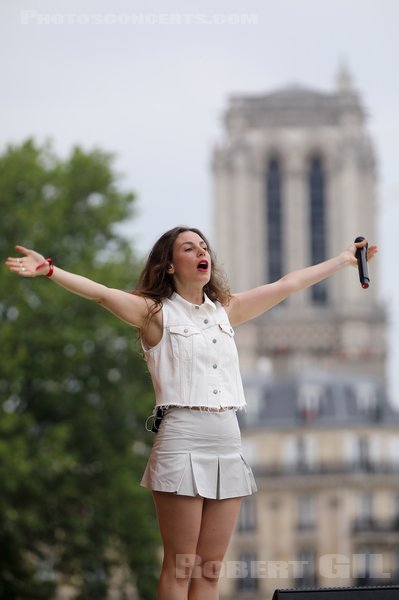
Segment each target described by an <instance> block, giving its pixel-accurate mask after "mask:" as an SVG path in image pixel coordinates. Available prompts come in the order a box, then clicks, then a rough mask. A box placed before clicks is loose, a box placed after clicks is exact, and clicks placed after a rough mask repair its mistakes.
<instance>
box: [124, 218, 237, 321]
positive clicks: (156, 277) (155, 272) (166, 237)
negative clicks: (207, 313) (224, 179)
mask: <svg viewBox="0 0 399 600" xmlns="http://www.w3.org/2000/svg"><path fill="white" fill-rule="evenodd" d="M185 231H193V232H194V233H196V234H197V235H199V236H200V238H201V239H202V240H203V241H204V242H205V244H206V245H207V247H208V252H209V254H210V257H211V277H210V279H209V281H208V283H207V284H206V285H205V286H204V292H205V294H206V295H207V296H208V298H210V300H212V301H214V302H215V301H216V300H217V301H218V302H220V303H221V304H223V305H226V304H228V303H229V301H230V299H231V293H230V288H229V286H228V283H227V280H226V276H225V274H224V272H223V271H222V270H221V269H220V268H219V267H218V266H217V264H216V257H215V254H214V252H213V250H212V249H211V247H210V245H209V242H208V240H207V239H206V237H205V236H204V234H203V233H202V232H201V231H200V230H199V229H196V228H194V227H184V226H179V227H174V228H173V229H169V231H166V232H165V233H164V234H163V235H161V237H160V238H159V239H158V240H157V241H156V242H155V244H154V246H153V248H152V250H151V252H150V254H149V256H148V259H147V262H146V264H145V266H144V269H143V270H142V272H141V275H140V277H139V280H138V282H137V285H136V288H135V289H134V290H133V292H132V293H133V294H136V295H137V296H142V297H144V298H151V300H153V301H154V302H155V304H154V305H153V307H152V308H151V309H150V311H149V314H148V319H147V322H148V321H149V320H150V319H151V318H152V317H153V316H154V314H156V313H157V312H158V311H159V310H160V309H161V308H162V301H163V300H164V299H165V298H171V296H172V295H173V293H174V292H175V291H176V290H175V286H174V281H173V277H172V275H171V274H169V273H168V272H167V271H168V267H170V265H171V263H172V262H173V247H174V244H175V241H176V239H177V237H178V236H179V235H180V234H181V233H184V232H185Z"/></svg>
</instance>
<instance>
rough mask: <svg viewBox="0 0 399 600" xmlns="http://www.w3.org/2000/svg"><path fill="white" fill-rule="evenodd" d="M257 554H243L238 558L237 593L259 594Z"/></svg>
mask: <svg viewBox="0 0 399 600" xmlns="http://www.w3.org/2000/svg"><path fill="white" fill-rule="evenodd" d="M255 565H256V554H255V553H254V552H242V553H241V554H239V556H238V567H239V570H238V577H237V584H236V585H237V592H257V591H258V579H257V577H256V572H255V571H256V570H255V569H254V567H255Z"/></svg>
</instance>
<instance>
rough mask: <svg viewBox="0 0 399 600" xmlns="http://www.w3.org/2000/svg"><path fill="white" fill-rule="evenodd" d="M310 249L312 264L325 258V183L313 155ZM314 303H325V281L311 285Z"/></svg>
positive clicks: (310, 171) (310, 172)
mask: <svg viewBox="0 0 399 600" xmlns="http://www.w3.org/2000/svg"><path fill="white" fill-rule="evenodd" d="M308 181H309V200H310V210H309V214H310V249H311V260H312V264H316V263H319V262H322V261H323V260H326V231H327V228H326V183H325V173H324V166H323V161H322V159H321V157H320V156H313V157H312V158H311V160H310V163H309V179H308ZM312 300H313V302H314V303H315V304H326V303H327V282H326V281H321V282H320V283H318V284H316V285H314V286H313V287H312Z"/></svg>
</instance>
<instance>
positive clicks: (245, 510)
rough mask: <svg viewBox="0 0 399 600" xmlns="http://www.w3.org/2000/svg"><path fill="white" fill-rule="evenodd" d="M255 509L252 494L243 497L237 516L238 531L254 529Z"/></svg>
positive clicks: (244, 531)
mask: <svg viewBox="0 0 399 600" xmlns="http://www.w3.org/2000/svg"><path fill="white" fill-rule="evenodd" d="M255 529H256V510H255V499H254V498H253V497H252V496H249V497H247V498H244V499H243V500H242V502H241V510H240V516H239V518H238V526H237V530H238V532H239V533H246V532H250V531H255Z"/></svg>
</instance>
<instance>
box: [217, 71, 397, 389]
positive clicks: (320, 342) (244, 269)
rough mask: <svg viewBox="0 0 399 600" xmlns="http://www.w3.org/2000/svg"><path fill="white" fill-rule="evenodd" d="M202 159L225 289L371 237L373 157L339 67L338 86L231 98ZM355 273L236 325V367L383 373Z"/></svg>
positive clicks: (377, 338)
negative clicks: (209, 178) (209, 154)
mask: <svg viewBox="0 0 399 600" xmlns="http://www.w3.org/2000/svg"><path fill="white" fill-rule="evenodd" d="M224 122H225V132H224V139H223V140H222V141H221V142H220V144H219V145H218V146H217V147H216V148H215V151H214V155H213V175H214V213H215V214H214V223H215V228H214V229H215V239H216V240H217V254H218V258H219V260H220V262H221V263H222V264H223V265H224V268H225V270H226V272H227V275H228V278H229V281H230V283H231V287H232V290H233V291H236V292H238V291H242V290H245V289H249V288H251V287H254V286H257V285H261V284H262V283H266V282H271V281H274V280H276V279H278V278H280V277H281V276H282V275H284V274H285V273H287V272H289V271H293V270H295V269H298V268H302V267H304V266H307V265H310V264H313V263H316V262H320V261H322V260H324V259H326V258H329V257H332V256H335V255H336V254H338V253H339V252H340V251H341V250H343V249H344V248H345V247H346V246H347V245H348V244H349V243H350V242H352V241H353V240H354V239H355V238H356V237H357V236H358V235H363V236H365V237H367V238H368V239H369V240H373V241H374V240H376V161H375V155H374V149H373V144H372V142H371V139H370V136H369V134H368V132H367V129H366V111H365V109H364V107H363V104H362V101H361V98H360V96H359V94H358V93H357V92H356V91H355V89H354V88H353V84H352V82H351V78H350V76H349V74H348V72H347V71H346V70H342V71H341V72H340V74H339V76H338V80H337V88H336V89H335V90H334V91H332V92H330V93H326V92H320V91H317V90H311V89H306V88H303V87H299V86H293V87H287V88H285V89H282V90H279V91H276V92H273V93H270V94H265V95H259V96H233V97H232V98H231V99H230V103H229V106H228V108H227V110H226V113H225V120H224ZM371 271H372V273H371V277H372V285H371V286H370V288H369V289H368V290H367V292H365V291H364V290H362V289H361V287H360V285H359V282H358V278H357V275H356V272H355V270H354V269H346V270H344V271H343V272H341V273H338V274H337V275H335V276H334V277H332V278H331V279H329V280H328V281H326V282H323V283H320V284H319V285H317V286H315V287H314V288H311V289H309V290H305V291H304V292H302V293H301V294H297V295H295V296H294V297H292V298H289V299H288V300H287V301H285V302H284V303H283V304H282V305H280V306H278V307H277V308H276V309H274V310H272V311H270V312H268V313H267V314H265V315H264V316H263V317H261V318H259V319H257V320H256V322H252V323H249V324H246V325H245V326H243V327H241V328H239V329H238V331H237V341H238V344H239V347H240V356H241V366H242V369H243V371H244V372H250V371H254V370H256V368H257V365H258V363H259V359H261V361H262V364H265V363H266V361H265V359H267V361H268V362H269V364H270V367H271V369H272V371H273V374H274V376H276V377H285V376H286V375H288V374H295V373H299V372H301V371H302V369H303V368H307V367H309V366H311V367H314V366H319V367H320V368H322V369H328V370H331V371H339V372H342V371H346V372H348V373H351V372H360V373H361V372H362V373H367V374H370V373H372V374H373V375H375V376H376V377H377V378H379V379H380V380H381V381H383V380H384V377H385V313H384V310H383V309H382V308H381V306H379V304H378V301H377V295H376V290H377V285H376V283H377V281H376V277H377V264H376V263H374V264H373V265H372V268H371Z"/></svg>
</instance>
